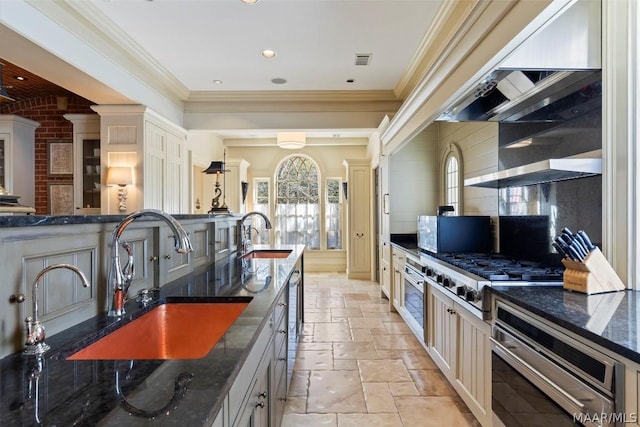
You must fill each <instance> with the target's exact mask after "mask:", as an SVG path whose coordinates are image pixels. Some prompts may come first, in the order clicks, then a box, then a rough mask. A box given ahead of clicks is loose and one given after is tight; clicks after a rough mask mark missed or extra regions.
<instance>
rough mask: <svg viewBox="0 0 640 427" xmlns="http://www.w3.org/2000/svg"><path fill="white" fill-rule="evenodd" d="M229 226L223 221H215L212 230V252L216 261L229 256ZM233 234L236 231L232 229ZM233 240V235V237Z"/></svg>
mask: <svg viewBox="0 0 640 427" xmlns="http://www.w3.org/2000/svg"><path fill="white" fill-rule="evenodd" d="M230 226H231V224H230V223H229V222H225V221H216V223H215V226H214V227H215V229H214V236H215V237H214V242H213V252H214V256H215V258H216V259H219V258H223V257H225V256H227V255H229V251H230V249H231V228H230ZM233 231H234V232H235V231H236V229H235V228H234V229H233ZM234 239H235V235H234Z"/></svg>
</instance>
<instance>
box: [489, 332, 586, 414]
mask: <svg viewBox="0 0 640 427" xmlns="http://www.w3.org/2000/svg"><path fill="white" fill-rule="evenodd" d="M501 332H503V333H505V332H504V330H502V329H501ZM507 335H508V334H507ZM509 336H510V337H511V338H514V337H512V336H511V335H509ZM514 339H515V338H514ZM489 340H491V342H492V344H493V346H494V348H493V351H495V352H496V353H498V355H500V356H501V357H502V358H503V359H509V360H511V361H512V362H515V363H518V364H519V365H520V366H521V367H522V368H524V369H527V370H529V371H530V372H531V373H532V374H533V375H535V376H536V377H537V379H538V380H537V381H532V382H533V383H534V384H535V385H537V386H538V387H540V388H541V389H543V390H544V389H546V390H549V389H552V390H553V391H554V392H556V393H558V394H561V395H562V396H564V398H565V399H567V400H569V401H570V402H571V403H573V404H574V405H575V406H576V407H578V408H580V410H581V411H585V410H586V409H587V407H586V406H585V404H584V403H582V402H581V401H580V400H578V399H577V398H575V397H574V396H572V395H571V394H569V393H567V392H566V391H565V390H563V389H562V388H561V387H560V386H558V385H557V384H556V383H554V382H553V381H552V380H551V379H549V378H548V377H547V376H546V375H544V374H543V373H542V372H540V371H538V370H537V369H536V368H534V367H533V366H531V365H530V364H529V363H527V362H526V361H524V360H522V359H521V358H520V357H518V356H517V355H516V354H514V353H513V352H511V351H509V349H508V348H507V347H505V346H504V344H502V343H501V342H500V341H498V340H496V339H495V338H494V337H489ZM514 368H515V367H514ZM516 370H517V371H519V372H521V373H522V370H521V369H516ZM529 379H530V380H531V378H529Z"/></svg>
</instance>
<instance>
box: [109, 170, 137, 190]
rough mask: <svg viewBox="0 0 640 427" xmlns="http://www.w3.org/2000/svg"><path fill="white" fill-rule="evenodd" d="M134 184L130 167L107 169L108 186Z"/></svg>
mask: <svg viewBox="0 0 640 427" xmlns="http://www.w3.org/2000/svg"><path fill="white" fill-rule="evenodd" d="M131 184H133V171H132V170H131V168H130V167H128V166H114V167H110V168H109V169H107V185H121V186H125V185H131Z"/></svg>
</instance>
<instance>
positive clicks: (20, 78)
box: [16, 76, 27, 82]
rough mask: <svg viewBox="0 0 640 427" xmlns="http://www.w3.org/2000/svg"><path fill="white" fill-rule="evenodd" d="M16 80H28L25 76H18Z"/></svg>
mask: <svg viewBox="0 0 640 427" xmlns="http://www.w3.org/2000/svg"><path fill="white" fill-rule="evenodd" d="M16 80H20V81H21V82H23V81H25V80H27V78H26V77H25V76H16Z"/></svg>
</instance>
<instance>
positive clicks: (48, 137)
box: [2, 95, 96, 215]
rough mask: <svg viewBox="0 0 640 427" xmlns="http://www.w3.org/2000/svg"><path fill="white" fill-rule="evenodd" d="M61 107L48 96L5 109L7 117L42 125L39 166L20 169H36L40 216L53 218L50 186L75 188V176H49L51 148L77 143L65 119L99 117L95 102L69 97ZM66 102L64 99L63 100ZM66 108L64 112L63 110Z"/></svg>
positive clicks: (37, 153) (37, 149) (38, 141)
mask: <svg viewBox="0 0 640 427" xmlns="http://www.w3.org/2000/svg"><path fill="white" fill-rule="evenodd" d="M64 98H65V99H66V106H65V105H64V102H62V103H60V104H61V105H59V103H58V101H59V97H56V96H47V97H42V98H34V99H28V100H25V101H19V102H15V103H11V104H3V105H2V113H3V114H15V115H17V116H21V117H24V118H27V119H30V120H33V121H36V122H38V123H40V126H39V127H38V128H37V129H36V134H35V139H36V141H35V157H36V161H35V165H33V166H31V165H19V167H27V168H32V167H33V173H34V175H35V183H36V189H35V190H36V191H35V193H36V205H35V206H34V208H35V209H36V214H38V215H47V214H49V200H48V197H49V196H48V192H49V184H51V183H57V184H73V176H72V175H69V176H49V174H48V170H49V163H48V158H47V153H48V149H47V145H48V144H49V143H50V142H60V141H69V142H72V141H73V124H72V123H71V122H70V121H68V120H67V119H65V118H64V117H63V115H64V114H67V113H71V114H96V113H95V112H94V111H93V110H91V108H90V106H91V105H93V103H92V102H90V101H88V100H86V99H84V98H82V97H79V96H76V95H72V96H67V97H64ZM61 101H64V99H61ZM60 107H63V109H59V108H60Z"/></svg>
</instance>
